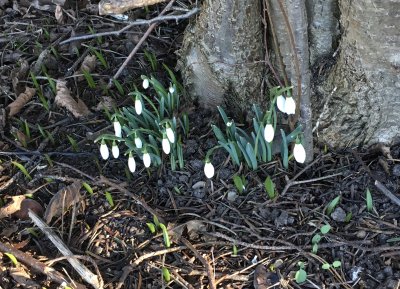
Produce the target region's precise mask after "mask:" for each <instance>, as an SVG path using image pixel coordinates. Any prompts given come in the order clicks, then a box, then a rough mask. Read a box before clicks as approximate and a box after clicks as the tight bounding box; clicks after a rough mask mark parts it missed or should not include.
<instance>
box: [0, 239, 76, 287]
mask: <svg viewBox="0 0 400 289" xmlns="http://www.w3.org/2000/svg"><path fill="white" fill-rule="evenodd" d="M0 251H2V252H4V253H10V254H12V255H14V256H15V258H17V260H18V261H20V262H22V263H24V264H25V265H27V266H29V267H31V268H33V269H34V270H35V271H38V272H40V273H42V274H44V275H46V276H47V277H49V278H50V280H52V281H54V282H56V283H58V284H63V283H64V284H70V283H71V282H68V281H67V280H68V279H67V278H66V277H65V276H64V275H63V274H62V273H60V272H58V271H56V270H54V268H52V267H49V266H46V265H45V264H43V263H42V262H40V261H38V260H36V259H35V258H33V257H32V256H30V255H28V254H26V253H24V252H22V251H20V250H18V249H15V248H14V247H13V246H11V245H7V244H4V243H2V242H0ZM74 283H75V284H76V285H77V287H80V288H84V287H83V285H82V284H79V283H77V282H74ZM81 286H82V287H81Z"/></svg>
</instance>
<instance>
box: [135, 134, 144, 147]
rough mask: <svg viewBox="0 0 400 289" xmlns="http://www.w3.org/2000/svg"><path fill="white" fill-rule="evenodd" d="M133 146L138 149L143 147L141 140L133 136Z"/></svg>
mask: <svg viewBox="0 0 400 289" xmlns="http://www.w3.org/2000/svg"><path fill="white" fill-rule="evenodd" d="M135 146H136V147H137V148H138V149H141V148H142V147H143V142H142V140H141V139H140V137H138V136H135Z"/></svg>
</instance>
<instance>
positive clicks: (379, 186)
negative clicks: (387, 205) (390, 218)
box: [375, 180, 400, 206]
mask: <svg viewBox="0 0 400 289" xmlns="http://www.w3.org/2000/svg"><path fill="white" fill-rule="evenodd" d="M375 186H376V187H377V189H378V190H380V191H381V192H382V193H383V194H384V195H385V196H386V197H388V198H389V199H390V200H391V201H392V202H393V203H395V204H396V205H398V206H400V199H399V198H397V197H396V196H395V195H394V194H393V193H392V192H391V191H389V190H388V189H387V188H386V187H385V186H384V185H383V184H382V183H381V182H379V181H378V180H375Z"/></svg>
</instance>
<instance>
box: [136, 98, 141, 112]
mask: <svg viewBox="0 0 400 289" xmlns="http://www.w3.org/2000/svg"><path fill="white" fill-rule="evenodd" d="M135 111H136V113H137V114H138V115H141V114H142V111H143V106H142V102H141V101H140V99H138V98H137V99H136V100H135Z"/></svg>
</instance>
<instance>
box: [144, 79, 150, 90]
mask: <svg viewBox="0 0 400 289" xmlns="http://www.w3.org/2000/svg"><path fill="white" fill-rule="evenodd" d="M149 85H150V83H149V79H148V78H145V79H143V88H144V89H148V88H149Z"/></svg>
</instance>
